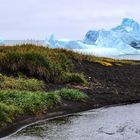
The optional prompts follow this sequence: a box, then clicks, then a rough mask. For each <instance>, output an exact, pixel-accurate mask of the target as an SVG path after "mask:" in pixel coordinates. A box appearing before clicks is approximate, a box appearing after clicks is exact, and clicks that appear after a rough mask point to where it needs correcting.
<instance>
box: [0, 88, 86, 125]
mask: <svg viewBox="0 0 140 140" xmlns="http://www.w3.org/2000/svg"><path fill="white" fill-rule="evenodd" d="M86 97H87V96H86V95H85V94H84V93H82V92H80V91H79V90H76V89H66V88H64V89H61V90H57V91H54V92H48V93H47V92H41V91H40V92H39V91H38V92H30V91H18V90H1V91H0V124H1V125H4V124H6V123H11V122H12V121H13V119H14V117H16V116H20V115H22V114H29V115H41V114H42V113H43V112H46V111H47V110H48V109H49V108H51V107H54V106H55V105H57V104H60V103H61V102H62V99H65V100H70V101H83V100H84V99H85V98H86Z"/></svg>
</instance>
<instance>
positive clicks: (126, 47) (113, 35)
mask: <svg viewBox="0 0 140 140" xmlns="http://www.w3.org/2000/svg"><path fill="white" fill-rule="evenodd" d="M46 42H47V43H46V44H47V45H48V46H49V47H51V48H54V47H56V48H66V49H72V50H74V51H77V52H80V53H85V54H93V55H98V56H116V55H124V54H140V50H139V49H140V25H139V24H138V23H137V22H136V21H134V20H133V19H128V18H124V19H123V21H122V23H121V24H120V25H118V26H117V27H115V28H112V29H110V30H104V29H103V30H90V31H88V32H87V33H86V35H85V37H84V39H83V40H78V41H77V40H69V39H59V40H55V39H54V36H53V35H51V37H50V38H49V39H48V40H47V41H46Z"/></svg>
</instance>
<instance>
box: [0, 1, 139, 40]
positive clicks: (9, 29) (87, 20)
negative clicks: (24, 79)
mask: <svg viewBox="0 0 140 140" xmlns="http://www.w3.org/2000/svg"><path fill="white" fill-rule="evenodd" d="M124 17H129V18H133V19H135V20H137V21H138V22H140V0H0V37H2V38H3V39H27V38H29V39H31V38H32V39H44V38H46V37H47V36H49V35H50V34H51V33H54V35H55V36H56V38H70V39H82V38H83V37H84V35H85V33H86V32H87V31H88V30H90V29H100V28H107V29H108V28H111V27H113V26H116V25H118V24H119V23H120V22H121V20H122V18H124Z"/></svg>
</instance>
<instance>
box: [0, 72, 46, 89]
mask: <svg viewBox="0 0 140 140" xmlns="http://www.w3.org/2000/svg"><path fill="white" fill-rule="evenodd" d="M0 89H18V90H28V91H43V90H44V89H45V83H44V82H43V81H39V80H36V79H27V78H20V77H17V78H13V77H7V76H4V75H2V74H0Z"/></svg>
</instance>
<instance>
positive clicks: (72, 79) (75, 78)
mask: <svg viewBox="0 0 140 140" xmlns="http://www.w3.org/2000/svg"><path fill="white" fill-rule="evenodd" d="M62 81H63V82H64V83H78V84H82V85H86V84H87V83H88V82H87V80H86V79H85V76H84V75H83V74H82V73H81V74H80V73H70V72H66V73H63V76H62Z"/></svg>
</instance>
